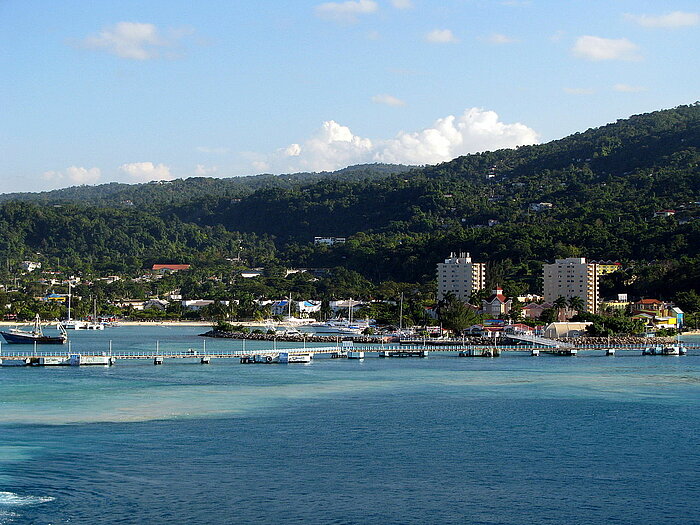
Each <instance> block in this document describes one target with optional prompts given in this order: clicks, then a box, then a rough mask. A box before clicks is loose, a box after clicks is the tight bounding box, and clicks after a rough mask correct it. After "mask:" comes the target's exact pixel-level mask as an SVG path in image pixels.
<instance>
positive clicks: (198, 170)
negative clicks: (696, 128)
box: [194, 164, 219, 177]
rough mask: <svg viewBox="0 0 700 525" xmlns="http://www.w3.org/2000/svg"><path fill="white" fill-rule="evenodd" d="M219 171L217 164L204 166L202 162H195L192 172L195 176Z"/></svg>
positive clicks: (204, 175)
mask: <svg viewBox="0 0 700 525" xmlns="http://www.w3.org/2000/svg"><path fill="white" fill-rule="evenodd" d="M217 171H219V168H218V166H205V165H204V164H197V166H196V167H195V169H194V174H195V176H197V177H206V176H207V175H212V174H214V173H216V172H217Z"/></svg>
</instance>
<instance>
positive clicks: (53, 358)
mask: <svg viewBox="0 0 700 525" xmlns="http://www.w3.org/2000/svg"><path fill="white" fill-rule="evenodd" d="M52 348H55V347H52ZM678 348H682V350H683V351H682V353H681V354H680V355H683V354H685V353H686V352H687V351H689V350H694V351H698V350H700V344H686V345H682V346H680V347H678ZM505 352H512V353H517V354H518V355H520V354H522V355H530V356H540V355H545V354H550V355H554V356H569V357H575V356H577V355H582V354H583V355H585V354H591V353H593V352H596V353H600V352H603V353H604V356H609V357H614V356H616V355H620V352H628V353H629V352H635V353H637V355H650V356H654V355H678V354H672V353H664V352H662V351H659V352H656V353H650V352H649V348H648V345H641V344H629V345H614V346H611V345H602V344H592V345H576V346H573V345H566V346H564V345H539V344H529V345H523V344H515V345H498V346H495V345H493V346H485V345H466V344H462V345H460V344H441V345H431V344H429V343H427V344H421V345H413V346H407V345H404V344H398V343H397V344H391V345H385V344H382V345H377V344H372V345H349V344H347V342H346V343H345V344H343V345H342V346H341V345H340V344H336V345H333V346H317V347H310V346H307V347H304V348H276V347H273V348H269V349H264V350H252V351H245V350H232V351H229V352H225V351H224V352H222V351H208V350H207V349H206V344H205V345H204V348H203V349H202V350H194V349H192V348H189V349H187V350H185V351H182V350H172V351H169V350H163V349H161V348H160V345H159V344H158V343H156V344H155V348H154V351H143V350H141V351H132V352H130V351H112V349H111V345H110V349H109V351H107V352H82V353H79V352H73V351H71V350H70V349H69V350H68V351H60V350H53V349H52V350H43V349H41V348H37V347H35V348H34V349H33V350H15V349H14V348H11V349H6V348H0V365H2V366H89V365H99V366H111V365H113V364H115V363H116V362H117V361H119V360H122V359H134V360H149V361H151V362H153V364H154V365H163V364H164V363H166V362H167V361H169V360H173V359H187V360H194V361H195V362H199V363H200V364H210V363H212V362H213V361H215V360H219V359H236V360H238V361H239V362H240V363H241V364H273V363H290V364H291V363H310V362H311V361H312V360H313V358H314V356H323V357H327V358H348V359H364V358H365V357H380V358H411V357H419V358H426V357H428V356H429V355H430V354H433V353H434V354H448V355H450V354H451V355H455V356H456V357H464V358H466V357H480V358H495V357H500V356H501V355H503V354H504V353H505Z"/></svg>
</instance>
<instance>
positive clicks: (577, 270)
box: [543, 257, 600, 313]
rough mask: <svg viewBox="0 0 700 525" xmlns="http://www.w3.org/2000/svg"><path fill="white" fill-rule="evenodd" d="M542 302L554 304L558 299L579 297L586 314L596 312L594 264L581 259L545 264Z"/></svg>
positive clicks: (573, 258)
mask: <svg viewBox="0 0 700 525" xmlns="http://www.w3.org/2000/svg"><path fill="white" fill-rule="evenodd" d="M543 273H544V300H545V301H546V302H550V303H551V302H554V301H556V300H557V299H558V298H559V297H564V298H565V299H569V298H571V297H580V298H581V300H582V301H583V305H584V308H585V310H586V311H587V312H592V313H595V312H596V311H597V310H598V303H599V302H600V299H599V297H598V268H597V264H596V263H587V262H586V259H585V258H583V257H580V258H579V257H569V258H568V259H556V260H555V262H554V264H545V265H544V269H543Z"/></svg>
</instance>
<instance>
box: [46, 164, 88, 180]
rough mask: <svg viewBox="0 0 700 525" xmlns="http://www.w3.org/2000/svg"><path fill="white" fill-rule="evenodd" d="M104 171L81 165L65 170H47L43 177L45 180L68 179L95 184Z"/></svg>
mask: <svg viewBox="0 0 700 525" xmlns="http://www.w3.org/2000/svg"><path fill="white" fill-rule="evenodd" d="M101 176H102V172H101V171H100V168H83V167H79V166H70V167H69V168H66V170H65V172H61V171H45V172H44V173H43V174H42V177H43V178H44V179H45V180H50V181H55V182H61V181H67V182H70V183H73V184H95V183H96V182H97V181H98V180H100V177H101Z"/></svg>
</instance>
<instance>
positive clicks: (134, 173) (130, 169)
mask: <svg viewBox="0 0 700 525" xmlns="http://www.w3.org/2000/svg"><path fill="white" fill-rule="evenodd" d="M119 169H120V170H121V171H123V172H124V173H126V174H127V175H129V176H130V177H131V178H132V180H134V181H137V182H149V181H152V180H172V179H173V176H172V175H171V174H170V168H169V167H168V166H166V165H165V164H153V163H152V162H132V163H131V164H122V165H121V166H120V167H119Z"/></svg>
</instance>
